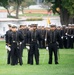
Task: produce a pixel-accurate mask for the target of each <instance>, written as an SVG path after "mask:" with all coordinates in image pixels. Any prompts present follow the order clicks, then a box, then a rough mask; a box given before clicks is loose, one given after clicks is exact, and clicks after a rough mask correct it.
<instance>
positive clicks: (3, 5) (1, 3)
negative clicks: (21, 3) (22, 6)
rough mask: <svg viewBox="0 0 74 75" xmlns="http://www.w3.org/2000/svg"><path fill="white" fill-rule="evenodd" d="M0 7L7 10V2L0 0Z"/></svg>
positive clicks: (6, 0)
mask: <svg viewBox="0 0 74 75" xmlns="http://www.w3.org/2000/svg"><path fill="white" fill-rule="evenodd" d="M0 6H2V7H4V8H6V9H7V8H8V7H9V3H8V0H0Z"/></svg>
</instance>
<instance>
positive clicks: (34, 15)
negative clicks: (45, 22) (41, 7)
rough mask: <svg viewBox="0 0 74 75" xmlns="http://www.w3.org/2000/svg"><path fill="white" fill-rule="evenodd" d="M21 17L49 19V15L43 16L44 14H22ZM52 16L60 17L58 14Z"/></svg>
mask: <svg viewBox="0 0 74 75" xmlns="http://www.w3.org/2000/svg"><path fill="white" fill-rule="evenodd" d="M19 16H20V17H23V16H25V17H47V16H48V14H42V13H25V14H22V15H19ZM50 16H59V15H58V14H53V15H50Z"/></svg>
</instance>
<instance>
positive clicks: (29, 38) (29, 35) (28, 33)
mask: <svg viewBox="0 0 74 75" xmlns="http://www.w3.org/2000/svg"><path fill="white" fill-rule="evenodd" d="M31 31H33V27H32V25H30V26H29V30H28V32H27V43H26V48H27V47H28V46H30V42H31ZM27 51H28V60H27V64H30V51H31V50H30V48H29V47H28V48H27Z"/></svg>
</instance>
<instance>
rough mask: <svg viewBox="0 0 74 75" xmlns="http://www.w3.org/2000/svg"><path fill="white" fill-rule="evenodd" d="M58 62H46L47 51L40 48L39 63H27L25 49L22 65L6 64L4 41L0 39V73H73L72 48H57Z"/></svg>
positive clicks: (18, 74)
mask: <svg viewBox="0 0 74 75" xmlns="http://www.w3.org/2000/svg"><path fill="white" fill-rule="evenodd" d="M59 53H60V56H59V64H58V65H55V64H54V60H53V64H52V65H49V64H48V51H46V50H40V65H35V64H34V65H27V50H26V49H25V50H24V54H23V62H24V64H23V66H20V65H17V66H11V65H7V64H6V58H7V53H6V50H5V43H4V42H1V41H0V75H74V49H60V50H59Z"/></svg>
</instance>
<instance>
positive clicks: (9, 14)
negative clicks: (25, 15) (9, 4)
mask: <svg viewBox="0 0 74 75" xmlns="http://www.w3.org/2000/svg"><path fill="white" fill-rule="evenodd" d="M6 10H7V12H8V16H11V13H10V12H9V9H8V8H6Z"/></svg>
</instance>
